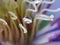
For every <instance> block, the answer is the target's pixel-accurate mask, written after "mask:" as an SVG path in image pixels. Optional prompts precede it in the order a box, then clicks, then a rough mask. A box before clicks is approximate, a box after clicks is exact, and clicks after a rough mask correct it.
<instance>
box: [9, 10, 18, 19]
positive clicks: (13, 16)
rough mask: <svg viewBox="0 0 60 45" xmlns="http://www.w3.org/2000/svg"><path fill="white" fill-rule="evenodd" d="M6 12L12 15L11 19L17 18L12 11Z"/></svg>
mask: <svg viewBox="0 0 60 45" xmlns="http://www.w3.org/2000/svg"><path fill="white" fill-rule="evenodd" d="M8 13H9V14H10V15H11V16H12V17H11V19H13V20H16V19H17V16H16V15H15V14H14V13H13V12H11V11H8Z"/></svg>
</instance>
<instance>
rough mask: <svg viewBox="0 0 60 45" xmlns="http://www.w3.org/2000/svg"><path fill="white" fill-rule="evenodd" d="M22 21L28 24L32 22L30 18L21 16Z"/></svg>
mask: <svg viewBox="0 0 60 45" xmlns="http://www.w3.org/2000/svg"><path fill="white" fill-rule="evenodd" d="M23 21H24V22H25V23H27V24H30V23H32V20H31V19H28V18H25V17H24V18H23Z"/></svg>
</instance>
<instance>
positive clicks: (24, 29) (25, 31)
mask: <svg viewBox="0 0 60 45" xmlns="http://www.w3.org/2000/svg"><path fill="white" fill-rule="evenodd" d="M19 27H20V28H22V29H23V31H24V33H27V29H26V28H25V27H23V25H22V24H19Z"/></svg>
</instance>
